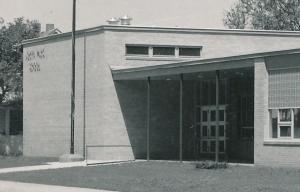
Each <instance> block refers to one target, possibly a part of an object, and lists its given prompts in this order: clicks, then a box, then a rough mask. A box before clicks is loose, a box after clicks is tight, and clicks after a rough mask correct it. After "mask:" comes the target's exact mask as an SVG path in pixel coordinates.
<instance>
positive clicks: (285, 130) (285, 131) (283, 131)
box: [280, 126, 291, 137]
mask: <svg viewBox="0 0 300 192" xmlns="http://www.w3.org/2000/svg"><path fill="white" fill-rule="evenodd" d="M290 136H291V126H280V137H290Z"/></svg>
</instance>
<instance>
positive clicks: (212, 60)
mask: <svg viewBox="0 0 300 192" xmlns="http://www.w3.org/2000/svg"><path fill="white" fill-rule="evenodd" d="M297 53H300V48H299V49H288V50H280V51H270V52H259V53H251V54H245V55H235V56H227V57H217V58H210V59H200V60H192V61H183V62H176V63H169V64H162V65H153V66H144V67H133V68H127V69H114V68H113V67H111V71H112V73H113V74H119V73H131V72H138V71H146V70H153V69H161V68H164V69H166V68H176V67H183V66H193V65H199V64H200V65H201V64H209V63H221V62H228V61H240V60H248V59H257V58H262V57H271V56H279V55H291V54H297Z"/></svg>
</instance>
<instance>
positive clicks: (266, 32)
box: [22, 25, 300, 45]
mask: <svg viewBox="0 0 300 192" xmlns="http://www.w3.org/2000/svg"><path fill="white" fill-rule="evenodd" d="M97 31H121V32H128V31H129V32H159V33H163V32H164V33H166V32H167V33H187V34H201V33H203V34H224V35H225V34H227V35H261V36H287V37H294V36H300V32H299V31H277V30H249V29H213V28H181V27H157V26H134V25H101V26H97V27H92V28H87V29H81V30H76V35H82V34H85V33H91V32H97ZM71 34H72V33H71V32H66V33H61V34H57V35H51V36H46V37H39V38H34V39H28V40H25V41H23V42H22V44H23V45H27V44H31V43H36V42H43V41H48V40H52V39H58V38H62V37H71Z"/></svg>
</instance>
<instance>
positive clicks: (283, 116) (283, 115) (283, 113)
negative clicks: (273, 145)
mask: <svg viewBox="0 0 300 192" xmlns="http://www.w3.org/2000/svg"><path fill="white" fill-rule="evenodd" d="M279 118H280V121H291V120H292V113H291V109H279Z"/></svg>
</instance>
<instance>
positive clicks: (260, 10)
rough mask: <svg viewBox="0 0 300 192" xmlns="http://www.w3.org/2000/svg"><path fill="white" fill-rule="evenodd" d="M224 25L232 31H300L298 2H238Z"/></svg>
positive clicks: (228, 14)
mask: <svg viewBox="0 0 300 192" xmlns="http://www.w3.org/2000/svg"><path fill="white" fill-rule="evenodd" d="M223 21H224V25H225V26H227V27H229V28H232V29H244V28H250V29H264V30H289V31H299V30H300V0H238V1H237V2H236V3H235V4H234V5H233V7H232V8H231V9H229V10H228V11H227V12H226V14H225V18H224V20H223Z"/></svg>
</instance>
